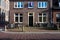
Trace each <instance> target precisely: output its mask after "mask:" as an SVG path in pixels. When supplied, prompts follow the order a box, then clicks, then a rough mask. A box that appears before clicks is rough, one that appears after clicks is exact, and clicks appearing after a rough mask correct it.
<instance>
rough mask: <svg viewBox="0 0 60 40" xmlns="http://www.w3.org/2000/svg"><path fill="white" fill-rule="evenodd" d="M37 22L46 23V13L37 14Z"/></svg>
mask: <svg viewBox="0 0 60 40" xmlns="http://www.w3.org/2000/svg"><path fill="white" fill-rule="evenodd" d="M39 22H40V23H44V22H46V13H39Z"/></svg>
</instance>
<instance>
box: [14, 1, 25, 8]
mask: <svg viewBox="0 0 60 40" xmlns="http://www.w3.org/2000/svg"><path fill="white" fill-rule="evenodd" d="M16 3H17V7H15V4H16ZM22 3H23V2H22ZM14 8H24V3H23V7H21V5H20V7H18V2H14Z"/></svg>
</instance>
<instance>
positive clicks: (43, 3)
mask: <svg viewBox="0 0 60 40" xmlns="http://www.w3.org/2000/svg"><path fill="white" fill-rule="evenodd" d="M38 8H47V2H38Z"/></svg>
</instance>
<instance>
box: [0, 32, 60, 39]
mask: <svg viewBox="0 0 60 40" xmlns="http://www.w3.org/2000/svg"><path fill="white" fill-rule="evenodd" d="M0 40H60V33H58V34H55V33H52V34H51V33H3V32H0Z"/></svg>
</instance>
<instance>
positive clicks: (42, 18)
mask: <svg viewBox="0 0 60 40" xmlns="http://www.w3.org/2000/svg"><path fill="white" fill-rule="evenodd" d="M43 14H44V13H42V16H39V15H38V23H47V18H46V22H44V21H43V17H44V16H43ZM39 17H42V22H40V21H39ZM46 17H47V15H46Z"/></svg>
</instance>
